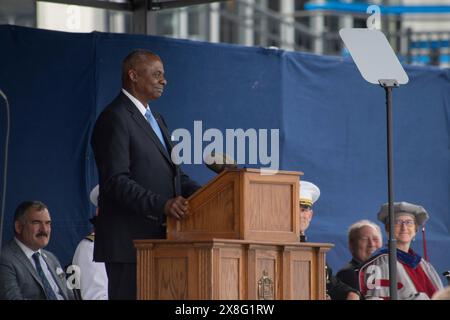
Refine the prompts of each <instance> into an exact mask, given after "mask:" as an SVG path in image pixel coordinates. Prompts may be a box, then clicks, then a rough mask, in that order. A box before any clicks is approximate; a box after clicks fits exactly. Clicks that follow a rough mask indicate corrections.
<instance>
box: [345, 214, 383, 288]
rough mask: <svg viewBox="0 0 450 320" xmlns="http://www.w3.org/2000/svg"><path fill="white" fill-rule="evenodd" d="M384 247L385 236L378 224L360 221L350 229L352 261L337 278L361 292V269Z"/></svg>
mask: <svg viewBox="0 0 450 320" xmlns="http://www.w3.org/2000/svg"><path fill="white" fill-rule="evenodd" d="M382 246H383V236H382V235H381V229H380V227H379V226H378V225H377V224H375V223H373V222H372V221H369V220H360V221H358V222H355V223H354V224H352V225H351V226H350V228H349V229H348V247H349V249H350V252H351V254H352V260H351V261H350V262H349V263H348V264H347V265H346V266H345V267H344V268H342V269H341V270H339V272H338V273H337V274H336V277H337V278H338V279H339V280H341V281H342V282H344V283H346V284H348V285H349V286H351V287H352V288H354V289H356V290H359V280H358V271H359V267H361V265H362V263H363V262H365V261H366V260H367V259H369V258H370V256H371V255H372V253H374V252H375V251H376V250H378V249H380V248H381V247H382Z"/></svg>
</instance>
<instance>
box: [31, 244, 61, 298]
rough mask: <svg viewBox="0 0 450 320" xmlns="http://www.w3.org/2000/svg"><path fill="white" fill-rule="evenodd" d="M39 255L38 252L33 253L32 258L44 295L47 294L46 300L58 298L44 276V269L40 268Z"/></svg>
mask: <svg viewBox="0 0 450 320" xmlns="http://www.w3.org/2000/svg"><path fill="white" fill-rule="evenodd" d="M39 256H40V254H39V252H36V253H34V254H33V260H34V263H35V264H36V270H37V273H38V275H39V278H41V282H42V284H43V285H44V291H45V295H46V296H47V300H58V298H56V295H55V292H54V291H53V289H52V286H51V285H50V282H48V279H47V277H46V276H45V273H44V270H42V265H41V260H40V259H39Z"/></svg>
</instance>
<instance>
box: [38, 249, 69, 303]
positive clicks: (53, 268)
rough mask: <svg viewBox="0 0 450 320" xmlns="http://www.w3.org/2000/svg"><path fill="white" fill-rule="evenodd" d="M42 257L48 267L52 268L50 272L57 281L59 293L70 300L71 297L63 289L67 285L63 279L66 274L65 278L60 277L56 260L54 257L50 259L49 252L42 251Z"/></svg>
mask: <svg viewBox="0 0 450 320" xmlns="http://www.w3.org/2000/svg"><path fill="white" fill-rule="evenodd" d="M42 258H43V259H44V261H45V263H46V264H47V266H48V269H49V270H50V273H51V274H52V277H53V280H54V281H55V282H56V285H57V286H58V288H59V293H60V294H61V295H62V296H63V297H64V299H66V300H68V299H69V298H68V297H67V295H66V291H65V290H63V289H64V287H63V286H64V285H65V283H64V281H62V280H63V279H64V280H65V274H64V278H63V279H61V278H59V275H57V274H56V268H57V265H56V264H55V263H54V261H53V260H52V259H50V258H49V257H48V256H47V254H46V253H45V252H44V251H42ZM61 270H62V269H61ZM63 272H64V271H63ZM61 282H62V283H61Z"/></svg>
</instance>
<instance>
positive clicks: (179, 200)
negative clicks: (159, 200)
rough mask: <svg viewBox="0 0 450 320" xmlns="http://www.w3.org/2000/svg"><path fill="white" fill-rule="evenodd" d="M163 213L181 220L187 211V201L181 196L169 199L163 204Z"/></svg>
mask: <svg viewBox="0 0 450 320" xmlns="http://www.w3.org/2000/svg"><path fill="white" fill-rule="evenodd" d="M164 213H165V214H166V215H167V216H169V217H173V218H175V219H177V220H182V219H183V218H184V217H185V216H186V215H187V214H188V213H189V203H188V201H187V200H186V199H185V198H183V197H181V196H179V197H176V198H172V199H169V200H167V202H166V204H165V206H164Z"/></svg>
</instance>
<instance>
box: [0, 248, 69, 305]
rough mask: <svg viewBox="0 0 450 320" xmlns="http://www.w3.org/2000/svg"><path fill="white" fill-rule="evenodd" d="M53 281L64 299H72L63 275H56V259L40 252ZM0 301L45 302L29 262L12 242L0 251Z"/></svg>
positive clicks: (35, 272) (58, 266) (47, 253)
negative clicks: (29, 300) (0, 253)
mask: <svg viewBox="0 0 450 320" xmlns="http://www.w3.org/2000/svg"><path fill="white" fill-rule="evenodd" d="M41 252H42V257H43V258H44V260H45V262H46V263H47V265H48V267H49V269H50V272H51V273H52V275H53V279H54V280H55V282H56V284H57V285H58V287H59V289H60V293H61V295H62V296H63V297H64V299H66V300H68V299H73V294H72V291H71V290H69V289H68V288H67V284H66V277H65V273H59V274H57V273H56V270H57V269H58V268H59V270H61V272H63V270H62V268H61V264H60V263H59V261H58V259H57V258H56V257H55V256H54V255H53V254H52V253H51V252H49V251H46V250H41ZM0 299H1V300H24V299H25V300H28V299H31V300H45V299H46V296H45V292H44V286H43V285H42V282H41V280H40V278H39V275H38V274H37V271H36V269H35V268H34V266H33V264H32V263H31V261H30V260H29V259H28V258H27V256H26V255H25V253H24V252H23V251H22V249H20V247H19V246H18V245H17V243H16V242H15V241H14V240H11V241H10V242H8V243H7V244H6V245H5V246H4V247H3V249H2V255H1V258H0Z"/></svg>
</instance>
